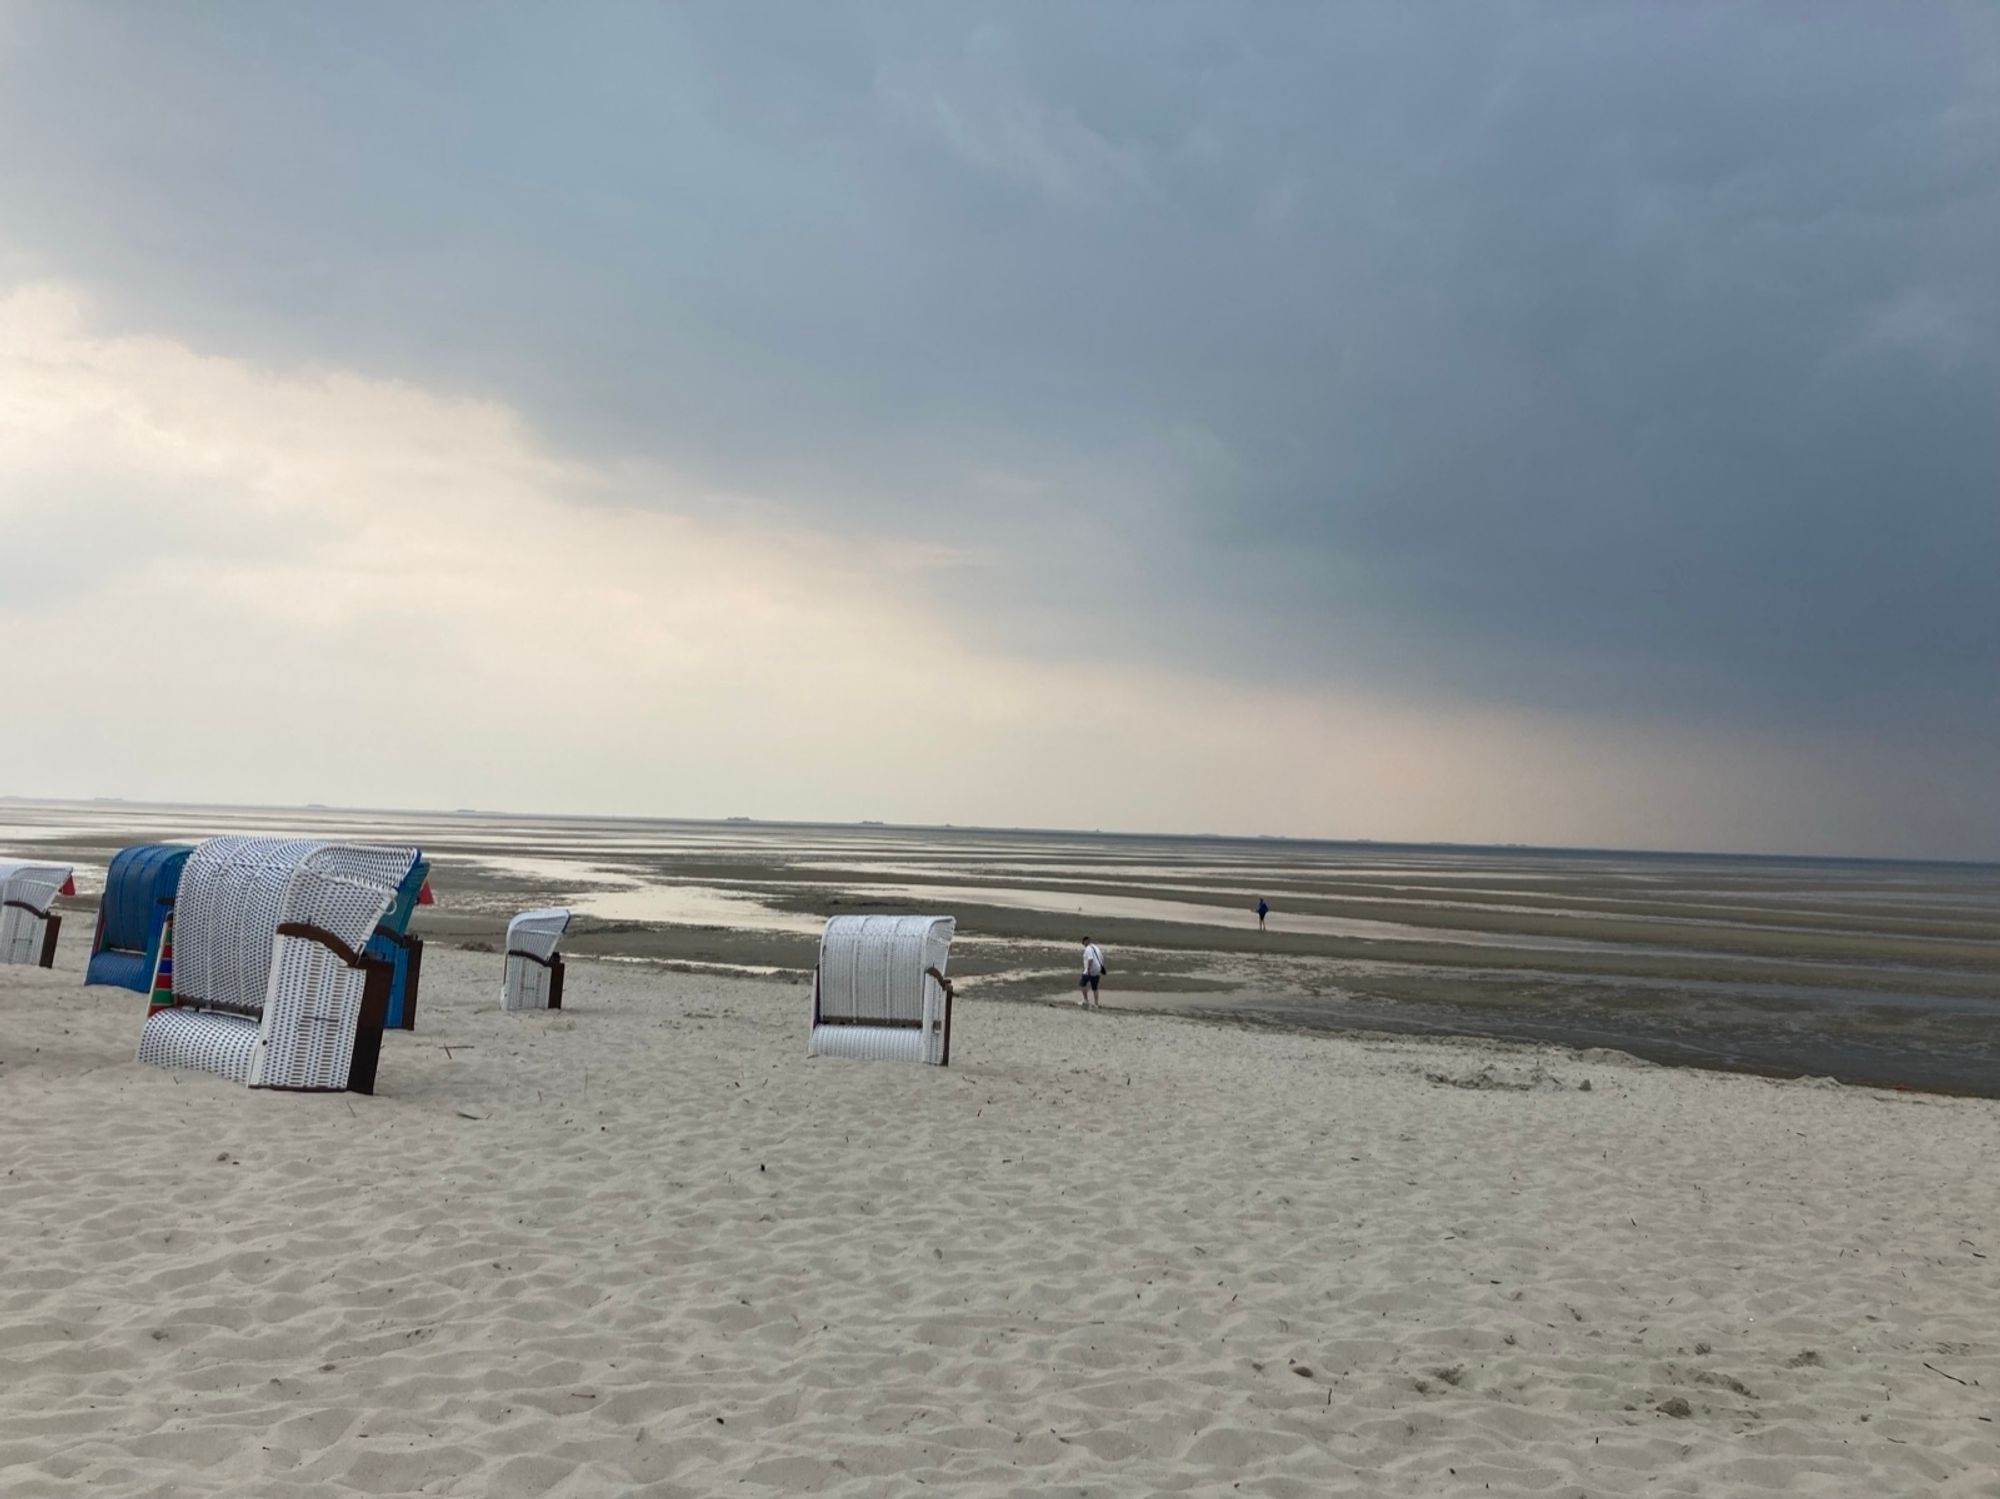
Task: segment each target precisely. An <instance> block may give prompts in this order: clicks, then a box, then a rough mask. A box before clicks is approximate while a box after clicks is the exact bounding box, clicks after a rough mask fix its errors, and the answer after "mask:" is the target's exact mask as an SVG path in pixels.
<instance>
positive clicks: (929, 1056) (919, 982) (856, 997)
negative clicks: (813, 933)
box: [808, 916, 957, 1065]
mask: <svg viewBox="0 0 2000 1499" xmlns="http://www.w3.org/2000/svg"><path fill="white" fill-rule="evenodd" d="M956 925H957V924H956V922H954V920H953V919H952V918H951V917H949V916H835V917H833V918H832V919H831V920H829V921H828V922H827V924H826V931H825V933H824V934H823V935H822V936H821V938H820V944H819V969H818V972H817V973H816V974H815V976H814V983H815V984H816V985H817V994H818V1005H817V1020H818V1022H819V1023H818V1024H816V1025H814V1026H813V1028H812V1035H811V1039H810V1042H809V1045H808V1054H809V1055H812V1056H840V1057H866V1058H870V1059H874V1060H881V1061H913V1062H928V1063H931V1064H933V1065H935V1064H937V1063H940V1062H942V1061H943V1060H944V1058H945V1034H944V1027H945V995H944V990H943V989H942V988H941V987H940V986H939V984H938V981H937V979H936V978H933V977H932V976H931V972H930V970H933V969H934V970H936V972H937V973H939V974H943V973H944V972H945V971H946V965H947V964H948V963H949V962H950V961H951V939H952V934H953V932H954V931H955V930H956Z"/></svg>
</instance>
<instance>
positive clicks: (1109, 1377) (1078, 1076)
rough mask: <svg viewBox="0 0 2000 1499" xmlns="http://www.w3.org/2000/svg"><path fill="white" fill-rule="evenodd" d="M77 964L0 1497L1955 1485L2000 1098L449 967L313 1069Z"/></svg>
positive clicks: (19, 1301) (49, 1005)
mask: <svg viewBox="0 0 2000 1499" xmlns="http://www.w3.org/2000/svg"><path fill="white" fill-rule="evenodd" d="M78 946H79V947H80V944H79V945H78ZM75 952H76V949H74V948H72V949H69V950H68V951H67V952H66V955H65V963H66V965H70V966H66V967H65V968H64V969H61V970H59V971H58V972H56V973H54V974H43V973H39V972H33V971H23V970H19V969H12V970H6V971H4V972H0V1117H4V1119H5V1120H6V1130H5V1136H4V1140H5V1143H4V1145H0V1172H3V1173H4V1174H0V1233H4V1240H5V1243H6V1244H7V1245H8V1248H9V1266H8V1272H7V1275H6V1277H5V1279H4V1281H0V1492H4V1493H6V1494H8V1495H10V1496H14V1495H20V1496H33V1495H41V1494H48V1495H67V1494H72V1493H75V1494H81V1493H84V1492H89V1493H91V1494H94V1495H105V1496H113V1499H123V1496H140V1495H145V1496H155V1499H166V1496H175V1499H180V1496H193V1495H211V1494H213V1495H222V1494H258V1495H273V1496H314V1499H332V1496H346V1495H353V1494H416V1493H423V1494H447V1495H449V1494H460V1495H474V1494H477V1495H493V1496H509V1495H522V1496H526V1495H531V1494H532V1495H543V1494H546V1495H553V1496H600V1495H602V1496H610V1495H635V1494H636V1495H651V1496H666V1495H683V1494H685V1495H698V1494H712V1493H718V1492H723V1491H725V1490H726V1491H728V1492H732V1493H786V1494H790V1493H827V1494H837V1495H849V1496H861V1495H880V1494H905V1493H910V1494H914V1493H919V1492H923V1493H936V1492H940V1491H942V1492H949V1493H955V1494H964V1495H974V1496H988V1495H992V1496H998V1495H1014V1494H1031V1493H1032V1494H1044V1493H1052V1492H1061V1493H1073V1494H1079V1495H1103V1496H1111V1495H1140V1494H1152V1493H1203V1494H1206V1493H1217V1494H1239V1493H1240V1494H1264V1495H1276V1496H1286V1495H1306V1494H1315V1495H1318V1494H1326V1493H1329V1492H1332V1493H1343V1494H1357V1495H1359V1494H1393V1495H1400V1494H1457V1493H1467V1494H1485V1493H1494V1494H1530V1493H1532V1494H1541V1495H1577V1496H1580V1495H1586V1494H1588V1495H1593V1496H1595V1495H1612V1494H1628V1493H1629V1494H1639V1493H1647V1494H1697V1493H1699V1494H1706V1495H1733V1494H1745V1495H1747V1494H1753V1493H1758V1494H1761V1493H1771V1492H1781V1493H1798V1494H1824V1495H1836V1494H1838V1495H1853V1494H1863V1493H1865V1494H1871V1495H1892V1494H1941V1495H1994V1494H1996V1493H2000V1476H1996V1475H2000V1425H1996V1424H1995V1422H1994V1421H1993V1420H1992V1419H1988V1418H1993V1417H2000V1403H1996V1401H1995V1400H1994V1398H1993V1392H1994V1391H1996V1390H2000V1185H1996V1183H1997V1182H2000V1178H1996V1175H1995V1173H1994V1172H1993V1170H1992V1163H1993V1161H1994V1160H1995V1159H1996V1153H2000V1105H1996V1104H1994V1103H1992V1102H1988V1101H1980V1100H1959V1099H1941V1098H1930V1097H1923V1096H1917V1095H1896V1094H1884V1093H1875V1092H1868V1091H1862V1090H1853V1089H1841V1088H1833V1087H1815V1086H1811V1085H1798V1084H1790V1085H1779V1084H1772V1083H1768V1082H1764V1081H1761V1080H1756V1079H1748V1078H1734V1077H1724V1076H1717V1075H1710V1074H1702V1073H1693V1072H1679V1071H1672V1070H1667V1069H1659V1068H1652V1067H1646V1066H1642V1065H1637V1064H1633V1063H1630V1062H1627V1061H1624V1060H1622V1059H1620V1058H1617V1057H1615V1056H1605V1055H1598V1056H1579V1055H1577V1054H1574V1053H1567V1052H1560V1051H1553V1050H1536V1049H1526V1048H1504V1047H1498V1046H1493V1045H1486V1044H1451V1043H1434V1042H1411V1041H1366V1042H1362V1041H1351V1040H1341V1039H1336V1038H1328V1037H1310V1036H1295V1035H1288V1034H1282V1033H1275V1032H1255V1031H1241V1030H1235V1029H1231V1028H1225V1027H1218V1026H1212V1025H1205V1024H1201V1023H1197V1022H1193V1021H1184V1020H1174V1019H1166V1018H1159V1017H1150V1016H1149V1017H1138V1016H1132V1015H1119V1014H1117V1013H1116V1012H1115V1011H1113V1012H1111V1013H1106V1014H1102V1015H1096V1016H1085V1015H1082V1014H1080V1013H1078V1012H1076V1011H1075V1010H1074V1008H1073V1007H1050V1008H1040V1007H1032V1006H1023V1005H1018V1004H984V1005H981V1004H977V1003H973V1004H969V1005H966V1006H964V1007H962V1008H961V1011H960V1016H959V1023H958V1030H957V1034H956V1036H955V1038H954V1058H955V1061H956V1062H957V1065H955V1066H954V1067H953V1068H952V1069H950V1070H948V1071H940V1070H936V1069H926V1068H918V1067H905V1066H895V1065H888V1064H868V1063H848V1062H831V1061H809V1060H807V1059H806V1058H805V1056H804V1039H805V1037H804V1024H803V1021H804V1014H805V1010H804V1002H803V995H802V993H801V991H799V990H798V989H797V988H795V987H793V986H789V985H785V984H780V983H759V982H754V981H741V980H729V979H719V978H704V977H695V976H689V975H685V974H670V973H664V972H660V971H657V970H653V969H650V968H647V967H645V966H643V965H633V964H597V963H578V964H576V965H574V967H573V969H572V973H571V977H570V986H569V1001H568V1002H569V1004H570V1006H571V1008H570V1009H569V1010H567V1011H565V1012H563V1013H560V1014H551V1015H508V1014H504V1013H503V1012H501V1011H500V1010H499V1008H498V993H497V990H498V969H497V963H496V960H495V959H493V958H492V957H490V956H486V955H478V954H470V953H460V952H454V951H451V950H449V949H445V948H443V947H439V946H436V945H434V946H433V949H432V951H431V952H430V953H428V954H427V957H426V965H425V977H424V996H423V1008H422V1012H421V1025H422V1029H421V1030H420V1031H419V1032H418V1033H416V1034H414V1035H394V1036H391V1037H390V1038H389V1039H388V1042H387V1044H386V1051H385V1056H384V1060H383V1065H382V1073H381V1092H380V1093H379V1094H378V1095H377V1096H376V1097H374V1098H353V1099H349V1098H345V1097H313V1098H302V1097H296V1096H289V1095H280V1094H263V1093H250V1092H248V1091H246V1090H244V1089H241V1088H237V1087H234V1086H232V1085H229V1084H225V1083H223V1082H221V1081H219V1080H217V1079H213V1078H208V1077H204V1076H199V1075H192V1074H186V1075H179V1076H176V1075H173V1074H168V1073H165V1072H160V1071H156V1070H153V1069H146V1068H141V1067H139V1066H137V1065H136V1064H135V1063H134V1062H132V1060H131V1053H132V1048H133V1045H134V1043H135V1040H136V1035H137V1028H138V1016H139V1010H140V1006H141V1001H140V1000H139V999H138V997H137V996H134V995H131V994H129V993H126V992H125V991H120V990H105V989H91V990H85V989H82V988H80V987H79V986H78V974H77V972H76V970H75V967H74V966H73V965H74V964H76V963H77V962H79V961H80V959H78V958H77V957H76V956H75ZM1586 1081H1587V1082H1588V1083H1589V1084H1590V1087H1589V1089H1588V1090H1587V1091H1586V1090H1584V1089H1583V1088H1582V1086H1581V1085H1582V1084H1583V1083H1584V1082H1586ZM1683 1411H1684V1412H1685V1414H1680V1412H1683Z"/></svg>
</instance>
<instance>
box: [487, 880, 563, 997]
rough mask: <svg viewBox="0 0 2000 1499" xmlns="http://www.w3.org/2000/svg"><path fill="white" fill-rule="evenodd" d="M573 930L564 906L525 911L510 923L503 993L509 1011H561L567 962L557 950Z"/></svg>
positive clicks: (501, 994) (508, 925)
mask: <svg viewBox="0 0 2000 1499" xmlns="http://www.w3.org/2000/svg"><path fill="white" fill-rule="evenodd" d="M568 929H569V912H568V911H567V910H565V909H564V908H563V907H561V906H544V907H543V908H542V909H540V910H537V911H523V912H522V913H521V914H520V915H519V916H516V917H515V918H514V919H513V920H512V921H510V922H508V923H507V976H506V979H505V981H504V983H503V985H502V988H501V993H500V1006H501V1008H502V1009H506V1010H560V1009H561V1008H562V995H563V960H562V956H561V954H559V953H558V952H557V951H556V946H557V944H559V943H560V942H561V941H562V937H563V933H564V932H565V931H567V930H568Z"/></svg>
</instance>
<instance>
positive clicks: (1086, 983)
mask: <svg viewBox="0 0 2000 1499" xmlns="http://www.w3.org/2000/svg"><path fill="white" fill-rule="evenodd" d="M1103 977H1104V975H1103V974H1101V973H1086V974H1085V975H1084V976H1083V977H1082V978H1080V979H1078V980H1077V981H1076V986H1077V988H1079V989H1088V990H1089V991H1090V992H1091V993H1092V994H1095V993H1096V992H1097V981H1098V980H1099V979H1101V978H1103Z"/></svg>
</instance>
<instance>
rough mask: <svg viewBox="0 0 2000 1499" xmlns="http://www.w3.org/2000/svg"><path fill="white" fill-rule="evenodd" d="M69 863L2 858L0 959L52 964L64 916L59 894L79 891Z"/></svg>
mask: <svg viewBox="0 0 2000 1499" xmlns="http://www.w3.org/2000/svg"><path fill="white" fill-rule="evenodd" d="M70 873H71V871H70V866H69V865H67V864H47V863H43V862H41V861H40V860H34V859H0V963H26V964H30V965H32V966H34V967H36V968H53V967H55V963H56V938H57V936H58V935H59V934H60V933H61V931H62V917H61V916H59V915H57V914H56V912H55V910H54V906H55V900H56V897H57V896H58V895H74V894H76V881H75V880H73V879H71V878H70Z"/></svg>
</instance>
